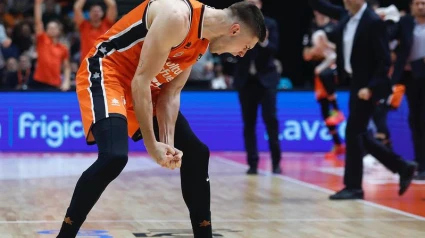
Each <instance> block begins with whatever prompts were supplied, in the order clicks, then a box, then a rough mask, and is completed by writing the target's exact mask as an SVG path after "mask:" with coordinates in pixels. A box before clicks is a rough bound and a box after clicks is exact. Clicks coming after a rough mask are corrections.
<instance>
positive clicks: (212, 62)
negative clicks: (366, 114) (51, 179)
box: [0, 0, 404, 91]
mask: <svg viewBox="0 0 425 238" xmlns="http://www.w3.org/2000/svg"><path fill="white" fill-rule="evenodd" d="M36 2H37V1H35V0H0V48H1V51H0V90H2V91H4V90H31V89H35V90H40V89H41V90H62V91H68V90H71V91H72V90H74V89H75V84H74V77H75V73H76V72H77V70H78V67H79V63H80V59H81V57H82V55H81V54H82V53H81V52H82V51H83V50H84V49H82V44H81V43H82V42H84V41H83V40H82V39H81V26H80V25H79V24H78V21H77V20H76V15H75V14H74V13H75V10H74V8H75V3H76V2H81V1H67V0H44V1H42V3H43V4H42V22H43V24H44V25H43V26H44V27H46V26H47V24H48V23H49V22H50V21H52V20H57V21H58V23H60V24H61V25H60V30H61V33H60V39H59V41H60V43H61V44H63V45H64V46H65V47H66V49H67V52H68V56H67V58H68V59H69V64H61V80H62V81H65V80H66V78H67V76H66V69H65V68H68V70H69V71H70V73H69V74H70V75H69V84H70V85H69V87H68V86H67V85H65V86H64V85H63V84H61V85H60V86H58V84H57V83H55V84H53V87H39V86H40V85H39V84H37V85H34V84H32V82H33V81H34V74H35V73H36V68H37V63H39V61H40V60H38V59H39V57H38V56H39V55H38V54H39V53H40V52H43V51H41V50H40V49H38V47H37V33H36V29H35V26H36V24H35V17H34V6H35V4H36ZM82 2H83V3H84V4H83V6H81V8H82V11H83V14H84V15H83V17H84V18H85V19H89V18H90V11H91V9H92V5H93V3H96V5H97V4H99V6H101V8H102V11H103V12H101V13H99V14H100V16H102V17H103V18H106V17H107V9H108V6H107V4H106V3H107V2H108V1H103V0H99V1H93V0H88V1H87V2H86V1H82ZM114 2H115V1H114ZM374 2H377V1H374ZM378 3H379V2H378ZM113 7H115V8H117V7H119V6H118V4H116V5H114V6H113ZM115 11H116V12H117V9H115ZM400 13H401V14H404V9H403V11H400ZM119 17H120V16H117V17H116V19H115V20H118V19H119ZM315 21H316V20H315V18H314V17H313V21H312V25H311V27H310V29H309V30H308V31H307V32H305V34H304V35H305V37H304V38H305V39H307V38H306V37H307V36H308V34H309V32H310V31H311V29H313V28H314V24H315ZM331 21H335V20H331ZM285 37H289V36H285ZM304 43H305V42H302V44H304ZM43 53H45V52H43ZM238 60H239V59H238V58H237V57H233V56H232V55H229V54H224V55H220V56H219V55H212V54H210V53H209V52H207V53H206V54H205V55H204V56H203V57H202V58H201V59H200V60H199V62H198V63H197V64H196V65H195V66H194V67H193V70H192V73H191V75H190V78H189V81H188V83H187V86H186V88H189V89H190V88H195V89H217V90H222V89H234V85H233V82H234V67H235V63H236V62H237V61H238ZM42 63H43V62H42ZM304 63H305V64H304V65H303V74H304V75H305V76H304V81H305V83H304V84H303V85H304V88H301V89H313V86H314V85H313V84H314V83H313V82H314V80H313V79H314V69H313V68H312V66H311V63H310V62H309V61H308V60H304ZM275 64H276V67H277V69H278V72H279V73H280V74H281V75H282V77H281V80H280V82H279V84H278V86H277V87H278V89H291V88H292V83H291V79H289V78H286V77H285V73H284V71H285V69H284V68H282V64H281V62H280V61H279V59H277V58H276V59H275ZM40 68H44V67H43V66H40ZM42 80H45V81H47V79H42ZM36 81H37V80H36ZM47 83H50V82H47ZM31 85H34V86H33V87H32V86H31ZM340 86H342V87H344V86H345V85H344V82H343V83H342V84H341V85H340ZM297 89H300V88H297Z"/></svg>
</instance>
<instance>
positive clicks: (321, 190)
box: [213, 156, 425, 221]
mask: <svg viewBox="0 0 425 238" xmlns="http://www.w3.org/2000/svg"><path fill="white" fill-rule="evenodd" d="M213 158H214V159H217V160H220V161H221V162H223V163H227V164H229V165H234V166H238V167H241V168H242V167H243V168H248V166H247V165H244V164H241V163H238V162H235V161H232V160H230V159H226V158H223V157H220V156H213ZM258 171H259V172H261V173H262V174H271V173H270V172H267V171H264V170H261V169H259V170H258ZM273 176H274V177H277V178H280V179H282V180H285V181H288V182H292V183H295V184H298V185H300V186H303V187H306V188H310V189H313V190H316V191H320V192H324V193H327V194H333V193H335V191H333V190H330V189H327V188H322V187H320V186H317V185H314V184H310V183H306V182H303V181H301V180H298V179H294V178H291V177H288V176H285V175H273ZM354 201H356V202H358V203H362V204H364V205H368V206H371V207H375V208H379V209H381V210H385V211H388V212H392V213H396V214H399V215H403V216H407V217H410V218H414V219H417V220H420V221H425V217H421V216H418V215H414V214H411V213H408V212H404V211H400V210H397V209H394V208H390V207H386V206H383V205H380V204H377V203H374V202H370V201H365V200H362V199H355V200H354ZM335 202H342V201H335Z"/></svg>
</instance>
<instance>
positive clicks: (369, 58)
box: [309, 0, 391, 101]
mask: <svg viewBox="0 0 425 238" xmlns="http://www.w3.org/2000/svg"><path fill="white" fill-rule="evenodd" d="M309 3H310V6H311V7H312V8H313V9H315V10H317V11H319V12H321V13H322V14H324V15H327V16H329V17H331V18H334V19H337V20H339V22H338V25H337V27H336V28H335V30H334V31H331V32H328V33H327V36H328V38H329V40H330V41H332V42H334V43H335V44H336V47H337V49H336V52H337V71H338V76H339V77H340V78H341V79H342V80H344V79H345V78H347V76H348V74H347V73H346V72H345V70H344V52H343V48H344V45H343V34H344V28H345V26H346V25H347V23H348V21H349V20H350V15H349V13H348V11H347V10H346V9H345V8H343V7H340V6H337V5H333V4H331V3H329V2H328V1H324V0H309ZM350 60H351V68H352V71H353V72H352V76H351V82H350V91H351V92H352V93H356V95H357V92H358V90H359V89H361V88H364V87H367V88H369V89H370V90H371V91H372V100H374V101H378V100H380V99H382V98H386V97H387V96H388V95H389V94H390V93H391V84H390V79H389V77H388V72H389V69H390V66H391V56H390V48H389V37H388V32H387V28H386V24H385V22H384V21H382V20H381V19H380V17H379V16H378V15H377V14H376V13H375V12H374V11H373V10H372V9H370V8H369V7H368V8H367V9H366V10H365V11H364V13H363V15H362V17H361V18H360V21H359V24H358V27H357V30H356V33H355V35H354V42H353V49H352V53H351V59H350Z"/></svg>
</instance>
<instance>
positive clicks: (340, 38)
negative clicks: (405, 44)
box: [309, 0, 416, 200]
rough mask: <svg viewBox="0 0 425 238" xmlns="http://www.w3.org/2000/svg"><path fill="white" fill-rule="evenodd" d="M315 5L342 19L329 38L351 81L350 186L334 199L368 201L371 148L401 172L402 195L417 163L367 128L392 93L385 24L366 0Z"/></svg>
mask: <svg viewBox="0 0 425 238" xmlns="http://www.w3.org/2000/svg"><path fill="white" fill-rule="evenodd" d="M309 3H310V5H311V7H312V8H313V9H315V10H317V11H319V12H321V13H323V14H325V15H328V16H330V17H331V18H335V19H338V20H339V23H338V26H337V27H336V28H335V30H334V31H332V32H328V33H327V37H328V38H329V40H330V41H332V42H334V43H335V44H336V48H337V69H338V75H339V77H345V78H347V79H348V81H350V89H349V90H350V98H349V117H348V121H347V127H346V132H345V136H346V140H345V141H346V156H345V171H344V185H345V188H344V189H342V190H341V191H338V192H337V193H336V194H334V195H332V196H330V199H331V200H341V199H363V197H364V193H363V189H362V177H363V156H364V155H365V154H366V152H368V153H369V154H371V155H372V156H374V157H375V158H376V159H377V160H379V161H380V162H381V163H382V164H383V165H384V166H385V167H387V168H388V169H389V170H391V171H392V172H393V173H398V174H399V175H400V189H399V195H402V194H404V192H406V190H407V188H408V187H409V185H410V183H411V181H412V178H413V175H414V172H415V169H416V165H415V164H414V163H411V162H407V161H405V160H403V159H402V158H401V157H400V156H399V155H397V154H395V153H394V152H393V151H391V150H390V149H388V148H386V147H385V146H384V145H382V144H381V143H379V142H378V141H376V140H375V138H374V137H373V135H372V133H370V132H367V126H368V123H369V120H370V119H371V116H372V114H373V112H374V110H375V106H376V105H377V102H378V101H379V100H380V99H383V98H386V97H387V96H388V95H389V93H390V92H391V86H390V80H389V78H388V76H387V75H388V71H389V68H390V65H391V59H390V49H389V41H388V33H387V29H386V26H385V23H384V22H383V21H382V20H381V19H380V17H379V16H378V15H377V14H376V13H375V12H374V11H373V10H372V9H371V8H369V7H368V6H367V4H366V2H365V0H344V5H345V8H343V7H340V6H336V5H332V4H330V3H329V2H328V1H325V0H309Z"/></svg>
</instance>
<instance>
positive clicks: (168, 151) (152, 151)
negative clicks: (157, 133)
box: [146, 142, 176, 167]
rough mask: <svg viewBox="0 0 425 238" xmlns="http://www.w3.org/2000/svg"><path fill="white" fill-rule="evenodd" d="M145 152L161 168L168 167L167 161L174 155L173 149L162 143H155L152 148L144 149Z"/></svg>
mask: <svg viewBox="0 0 425 238" xmlns="http://www.w3.org/2000/svg"><path fill="white" fill-rule="evenodd" d="M146 150H147V151H148V153H149V155H150V156H151V157H152V158H153V159H154V160H155V161H156V162H157V163H158V164H159V165H161V166H162V167H168V165H169V161H171V160H173V157H174V154H175V153H176V151H175V150H174V148H173V147H171V146H169V145H167V144H164V143H162V142H155V143H154V144H153V145H152V146H149V147H146Z"/></svg>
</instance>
